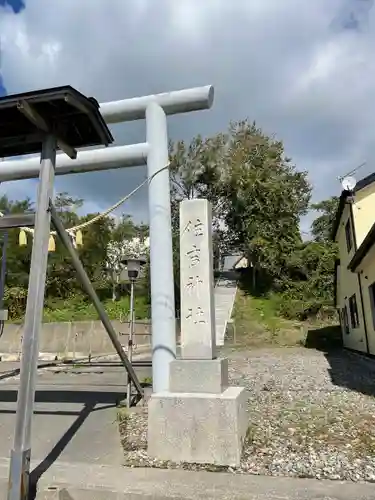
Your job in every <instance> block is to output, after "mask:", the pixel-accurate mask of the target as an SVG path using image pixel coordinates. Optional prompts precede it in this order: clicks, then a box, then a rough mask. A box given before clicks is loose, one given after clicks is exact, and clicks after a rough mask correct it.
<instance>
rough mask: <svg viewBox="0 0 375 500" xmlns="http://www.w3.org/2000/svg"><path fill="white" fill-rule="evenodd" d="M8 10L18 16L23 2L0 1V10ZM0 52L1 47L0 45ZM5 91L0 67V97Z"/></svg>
mask: <svg viewBox="0 0 375 500" xmlns="http://www.w3.org/2000/svg"><path fill="white" fill-rule="evenodd" d="M2 8H3V9H8V10H11V11H13V13H14V14H19V13H20V12H21V11H22V10H23V9H24V8H25V3H24V1H23V0H0V9H2ZM0 50H1V45H0ZM0 62H1V54H0ZM6 93H7V90H6V87H5V84H4V79H3V76H2V74H1V67H0V97H2V96H4V95H6Z"/></svg>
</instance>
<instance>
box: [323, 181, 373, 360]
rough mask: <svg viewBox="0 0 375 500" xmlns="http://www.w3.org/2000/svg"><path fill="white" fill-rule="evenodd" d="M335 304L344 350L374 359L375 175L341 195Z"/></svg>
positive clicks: (336, 227)
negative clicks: (347, 349)
mask: <svg viewBox="0 0 375 500" xmlns="http://www.w3.org/2000/svg"><path fill="white" fill-rule="evenodd" d="M332 236H333V240H334V241H336V242H337V243H338V247H339V259H338V261H337V262H336V266H335V301H336V307H337V310H338V312H339V314H340V324H341V329H342V335H343V342H344V346H345V347H347V348H349V349H353V350H355V351H359V352H364V353H366V354H371V355H375V173H374V174H371V175H369V176H368V177H365V178H364V179H362V180H361V181H359V182H358V183H357V185H356V187H355V188H354V190H353V191H352V192H350V191H343V192H342V193H341V196H340V203H339V207H338V210H337V214H336V219H335V222H334V227H333V234H332Z"/></svg>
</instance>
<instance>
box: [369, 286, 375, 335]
mask: <svg viewBox="0 0 375 500" xmlns="http://www.w3.org/2000/svg"><path fill="white" fill-rule="evenodd" d="M368 291H369V294H370V306H371V314H372V326H373V328H374V330H375V283H373V284H372V285H370V286H369V287H368Z"/></svg>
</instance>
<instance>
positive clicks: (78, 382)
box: [0, 363, 150, 479]
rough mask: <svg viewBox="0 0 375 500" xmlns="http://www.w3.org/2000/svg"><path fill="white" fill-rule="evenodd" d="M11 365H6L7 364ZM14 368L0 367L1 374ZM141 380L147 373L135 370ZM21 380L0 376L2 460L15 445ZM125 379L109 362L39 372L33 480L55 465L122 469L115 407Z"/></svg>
mask: <svg viewBox="0 0 375 500" xmlns="http://www.w3.org/2000/svg"><path fill="white" fill-rule="evenodd" d="M9 365H10V364H9ZM16 368H17V367H16V364H14V363H13V364H12V365H11V366H6V364H5V363H1V370H0V371H1V372H2V373H3V374H6V373H10V374H12V373H13V370H14V369H16ZM136 372H137V375H138V376H139V379H140V380H141V381H142V379H144V378H145V377H149V376H150V368H147V367H146V368H144V367H143V368H136ZM18 379H19V376H11V377H8V378H3V379H1V377H0V429H1V439H0V460H1V459H2V460H3V461H5V462H6V463H7V462H8V457H9V455H10V450H11V448H12V446H13V439H14V424H15V411H16V401H17V390H18V382H19V380H18ZM126 382H127V377H126V374H125V370H124V368H123V367H122V366H119V365H117V366H116V365H115V366H114V365H113V363H112V364H108V363H101V364H96V365H95V366H91V367H85V366H84V365H73V366H69V365H68V366H61V365H60V366H55V367H49V368H43V369H41V370H39V373H38V386H37V393H36V404H35V407H34V410H35V413H34V418H33V429H32V459H33V460H34V461H35V463H36V469H35V471H34V472H33V477H34V478H36V479H39V478H40V477H43V475H44V473H45V472H46V471H47V470H49V468H50V467H51V466H53V464H54V462H55V461H56V460H61V461H63V462H67V463H71V464H77V463H78V464H80V463H86V464H100V465H112V466H118V467H119V466H121V464H122V463H123V451H122V448H121V443H120V438H119V433H118V424H117V420H116V416H117V411H116V405H117V404H118V402H120V401H121V400H123V399H124V397H125V392H126Z"/></svg>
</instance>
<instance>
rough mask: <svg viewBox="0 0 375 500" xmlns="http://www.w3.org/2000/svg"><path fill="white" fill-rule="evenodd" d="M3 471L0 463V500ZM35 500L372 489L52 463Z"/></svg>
mask: <svg viewBox="0 0 375 500" xmlns="http://www.w3.org/2000/svg"><path fill="white" fill-rule="evenodd" d="M6 474H7V467H6V464H4V462H1V461H0V487H1V489H0V492H1V493H2V494H3V496H1V493H0V500H5V499H6V496H5V491H6V488H5V484H6ZM36 498H37V499H39V500H41V499H44V500H47V499H48V500H57V499H59V500H72V499H73V500H81V499H82V500H112V499H113V500H120V499H121V500H122V499H123V500H151V499H153V500H168V499H169V500H183V499H189V500H193V499H194V500H214V499H215V500H266V499H267V500H353V499H355V500H374V499H375V491H374V485H373V484H369V483H353V482H347V483H346V482H340V481H319V480H313V479H296V478H281V477H265V476H248V475H233V474H228V473H218V472H188V471H183V470H171V469H168V470H161V469H141V468H139V469H137V468H134V469H128V468H120V467H114V466H110V465H107V466H99V465H90V464H87V463H82V464H78V463H76V464H67V463H63V462H56V463H55V464H54V466H53V467H51V468H50V469H49V470H48V471H47V472H46V473H45V475H44V476H43V478H42V479H41V481H40V482H39V485H38V492H37V496H36Z"/></svg>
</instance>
